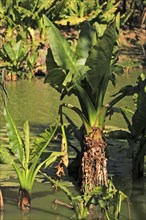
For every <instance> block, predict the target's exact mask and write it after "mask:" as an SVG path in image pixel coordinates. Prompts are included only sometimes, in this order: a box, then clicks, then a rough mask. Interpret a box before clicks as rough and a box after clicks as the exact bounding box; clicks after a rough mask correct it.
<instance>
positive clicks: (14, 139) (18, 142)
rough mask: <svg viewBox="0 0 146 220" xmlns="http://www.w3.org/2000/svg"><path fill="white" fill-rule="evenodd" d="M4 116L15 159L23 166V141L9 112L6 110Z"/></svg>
mask: <svg viewBox="0 0 146 220" xmlns="http://www.w3.org/2000/svg"><path fill="white" fill-rule="evenodd" d="M4 116H5V119H6V122H7V123H6V128H7V133H8V137H9V142H10V150H11V152H12V153H13V154H14V156H15V157H17V159H18V160H19V161H20V163H21V164H22V166H24V163H25V154H24V144H23V140H22V138H21V136H20V134H19V132H18V130H17V128H16V126H15V123H14V121H13V119H12V117H11V115H10V113H9V111H8V110H7V109H6V108H4Z"/></svg>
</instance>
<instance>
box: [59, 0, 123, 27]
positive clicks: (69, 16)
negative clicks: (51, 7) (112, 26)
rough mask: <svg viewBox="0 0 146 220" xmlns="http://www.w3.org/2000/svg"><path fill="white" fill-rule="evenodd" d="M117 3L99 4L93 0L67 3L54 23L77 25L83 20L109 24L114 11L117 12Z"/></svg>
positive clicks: (112, 0) (111, 0)
mask: <svg viewBox="0 0 146 220" xmlns="http://www.w3.org/2000/svg"><path fill="white" fill-rule="evenodd" d="M118 5H119V3H116V1H115V0H110V1H104V2H99V1H95V0H91V1H87V0H85V1H82V0H79V1H76V0H74V1H71V0H70V1H67V2H66V7H64V10H63V12H62V13H61V14H60V18H62V19H59V20H57V21H55V23H57V24H61V25H68V24H69V25H71V26H72V25H78V24H80V23H82V22H83V21H85V20H88V21H95V20H98V21H99V22H101V21H102V22H103V20H104V22H105V23H109V21H110V20H111V19H112V18H113V17H114V13H115V11H117V7H118Z"/></svg>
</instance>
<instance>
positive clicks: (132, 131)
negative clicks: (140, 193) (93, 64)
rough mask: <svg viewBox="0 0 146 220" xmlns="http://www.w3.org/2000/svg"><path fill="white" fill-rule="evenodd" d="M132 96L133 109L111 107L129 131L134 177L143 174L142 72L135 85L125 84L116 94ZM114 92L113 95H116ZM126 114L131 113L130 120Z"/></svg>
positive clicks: (145, 103)
mask: <svg viewBox="0 0 146 220" xmlns="http://www.w3.org/2000/svg"><path fill="white" fill-rule="evenodd" d="M119 93H120V94H121V95H123V96H133V97H134V102H135V107H136V109H135V111H132V110H131V109H128V108H124V107H121V108H117V107H116V108H113V109H112V111H113V112H117V113H121V114H122V115H123V117H124V119H125V121H126V123H127V126H128V129H129V132H128V134H129V135H127V136H126V137H127V139H128V142H129V155H130V156H131V157H132V167H133V168H132V171H133V177H134V178H140V177H142V176H144V155H145V154H146V114H145V112H146V78H145V76H144V74H141V75H140V76H139V77H138V80H137V85H135V86H132V85H131V86H130V85H129V86H126V87H124V88H122V89H121V90H120V91H119V92H118V93H117V94H119ZM117 94H115V95H117ZM128 115H130V116H131V115H132V121H131V122H130V118H131V117H130V118H129V116H128Z"/></svg>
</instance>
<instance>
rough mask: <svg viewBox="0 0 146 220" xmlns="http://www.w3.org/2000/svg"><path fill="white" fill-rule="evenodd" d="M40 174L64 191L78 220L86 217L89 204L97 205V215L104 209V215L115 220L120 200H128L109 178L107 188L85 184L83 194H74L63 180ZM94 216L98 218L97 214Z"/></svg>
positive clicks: (119, 208)
mask: <svg viewBox="0 0 146 220" xmlns="http://www.w3.org/2000/svg"><path fill="white" fill-rule="evenodd" d="M41 174H43V175H44V176H45V178H47V179H48V180H49V182H51V183H52V184H53V185H55V186H56V187H58V188H60V189H62V190H63V191H64V192H65V193H66V195H67V196H68V198H69V199H70V201H71V205H72V207H73V209H74V211H75V213H76V218H77V219H78V220H80V219H87V216H88V214H89V210H90V209H91V204H92V205H93V204H94V205H95V206H96V208H98V207H99V208H98V211H99V212H98V215H100V214H101V212H102V211H104V217H105V216H106V219H108V220H110V219H113V218H114V219H115V220H116V219H118V218H119V215H120V210H121V204H122V201H123V200H125V199H126V200H127V202H128V197H127V196H126V195H125V194H124V193H122V192H121V191H120V190H117V189H116V188H115V186H114V185H113V183H112V181H111V180H108V188H106V187H105V188H103V187H101V186H96V187H94V189H92V190H89V187H88V186H85V192H84V194H81V193H79V194H78V195H76V196H75V195H74V194H73V192H72V190H71V189H70V190H69V189H68V188H67V187H66V186H65V184H64V183H63V182H61V181H57V180H54V179H52V178H51V177H49V176H48V175H46V174H45V173H42V172H41ZM96 217H97V218H98V216H96Z"/></svg>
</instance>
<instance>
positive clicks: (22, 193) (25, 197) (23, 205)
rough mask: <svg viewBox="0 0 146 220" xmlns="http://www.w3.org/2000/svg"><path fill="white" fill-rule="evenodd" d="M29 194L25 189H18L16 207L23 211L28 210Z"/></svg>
mask: <svg viewBox="0 0 146 220" xmlns="http://www.w3.org/2000/svg"><path fill="white" fill-rule="evenodd" d="M30 200H31V198H30V193H29V192H28V191H27V190H25V189H19V200H18V207H19V208H20V209H21V210H23V211H29V210H30Z"/></svg>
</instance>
